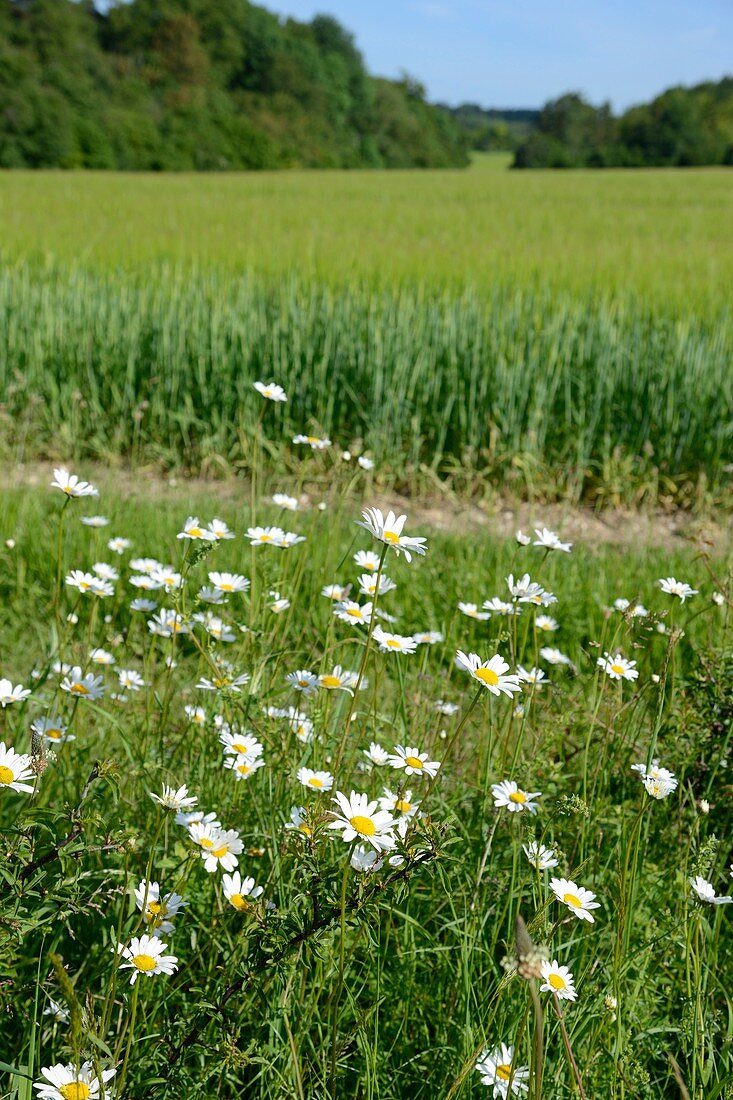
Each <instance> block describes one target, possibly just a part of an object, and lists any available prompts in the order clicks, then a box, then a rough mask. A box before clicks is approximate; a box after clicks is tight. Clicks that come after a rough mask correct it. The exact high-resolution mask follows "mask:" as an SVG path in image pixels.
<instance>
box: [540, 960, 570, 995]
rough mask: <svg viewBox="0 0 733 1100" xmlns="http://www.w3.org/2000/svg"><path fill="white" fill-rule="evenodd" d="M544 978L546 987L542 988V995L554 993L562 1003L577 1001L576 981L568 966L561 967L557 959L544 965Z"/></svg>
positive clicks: (542, 986)
mask: <svg viewBox="0 0 733 1100" xmlns="http://www.w3.org/2000/svg"><path fill="white" fill-rule="evenodd" d="M542 978H543V980H544V985H541V986H540V992H541V993H554V994H555V996H557V997H559V998H560V1000H561V1001H575V1000H577V997H578V994H577V993H576V992H575V985H574V981H575V979H574V978H573V975H572V974H571V973H570V971H569V970H568V968H567V966H560V965H559V963H558V961H557V959H553V960H552V962H547V961H545V962H543V963H542Z"/></svg>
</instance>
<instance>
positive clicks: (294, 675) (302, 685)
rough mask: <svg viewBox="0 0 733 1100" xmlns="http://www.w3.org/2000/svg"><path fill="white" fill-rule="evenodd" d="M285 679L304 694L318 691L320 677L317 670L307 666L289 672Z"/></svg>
mask: <svg viewBox="0 0 733 1100" xmlns="http://www.w3.org/2000/svg"><path fill="white" fill-rule="evenodd" d="M285 679H286V681H287V683H289V684H290V686H291V688H294V689H295V691H300V692H302V694H303V695H313V693H314V692H316V691H318V677H317V676H316V674H315V672H310V671H309V669H307V668H299V669H296V671H295V672H289V673H288V674H287V676H286V677H285Z"/></svg>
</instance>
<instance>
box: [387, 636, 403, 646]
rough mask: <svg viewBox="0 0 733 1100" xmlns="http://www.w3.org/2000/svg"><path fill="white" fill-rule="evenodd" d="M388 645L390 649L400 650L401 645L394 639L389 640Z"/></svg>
mask: <svg viewBox="0 0 733 1100" xmlns="http://www.w3.org/2000/svg"><path fill="white" fill-rule="evenodd" d="M387 645H388V646H389V648H390V649H399V648H400V643H399V642H396V641H395V639H394V638H388V639H387Z"/></svg>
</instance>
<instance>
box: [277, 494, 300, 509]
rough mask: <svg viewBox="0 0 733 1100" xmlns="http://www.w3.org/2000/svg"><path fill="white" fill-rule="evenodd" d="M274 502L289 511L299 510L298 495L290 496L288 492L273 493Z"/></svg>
mask: <svg viewBox="0 0 733 1100" xmlns="http://www.w3.org/2000/svg"><path fill="white" fill-rule="evenodd" d="M272 503H273V504H276V505H277V507H278V508H285V509H287V511H288V512H297V511H298V501H297V498H296V497H289V496H288V495H287V493H273V496H272Z"/></svg>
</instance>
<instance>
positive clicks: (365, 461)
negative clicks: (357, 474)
mask: <svg viewBox="0 0 733 1100" xmlns="http://www.w3.org/2000/svg"><path fill="white" fill-rule="evenodd" d="M356 461H357V463H358V464H359V466H361V468H362V470H373V469H374V461H373V459H371V458H367V456H366V455H359V457H358V458H357V460H356Z"/></svg>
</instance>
